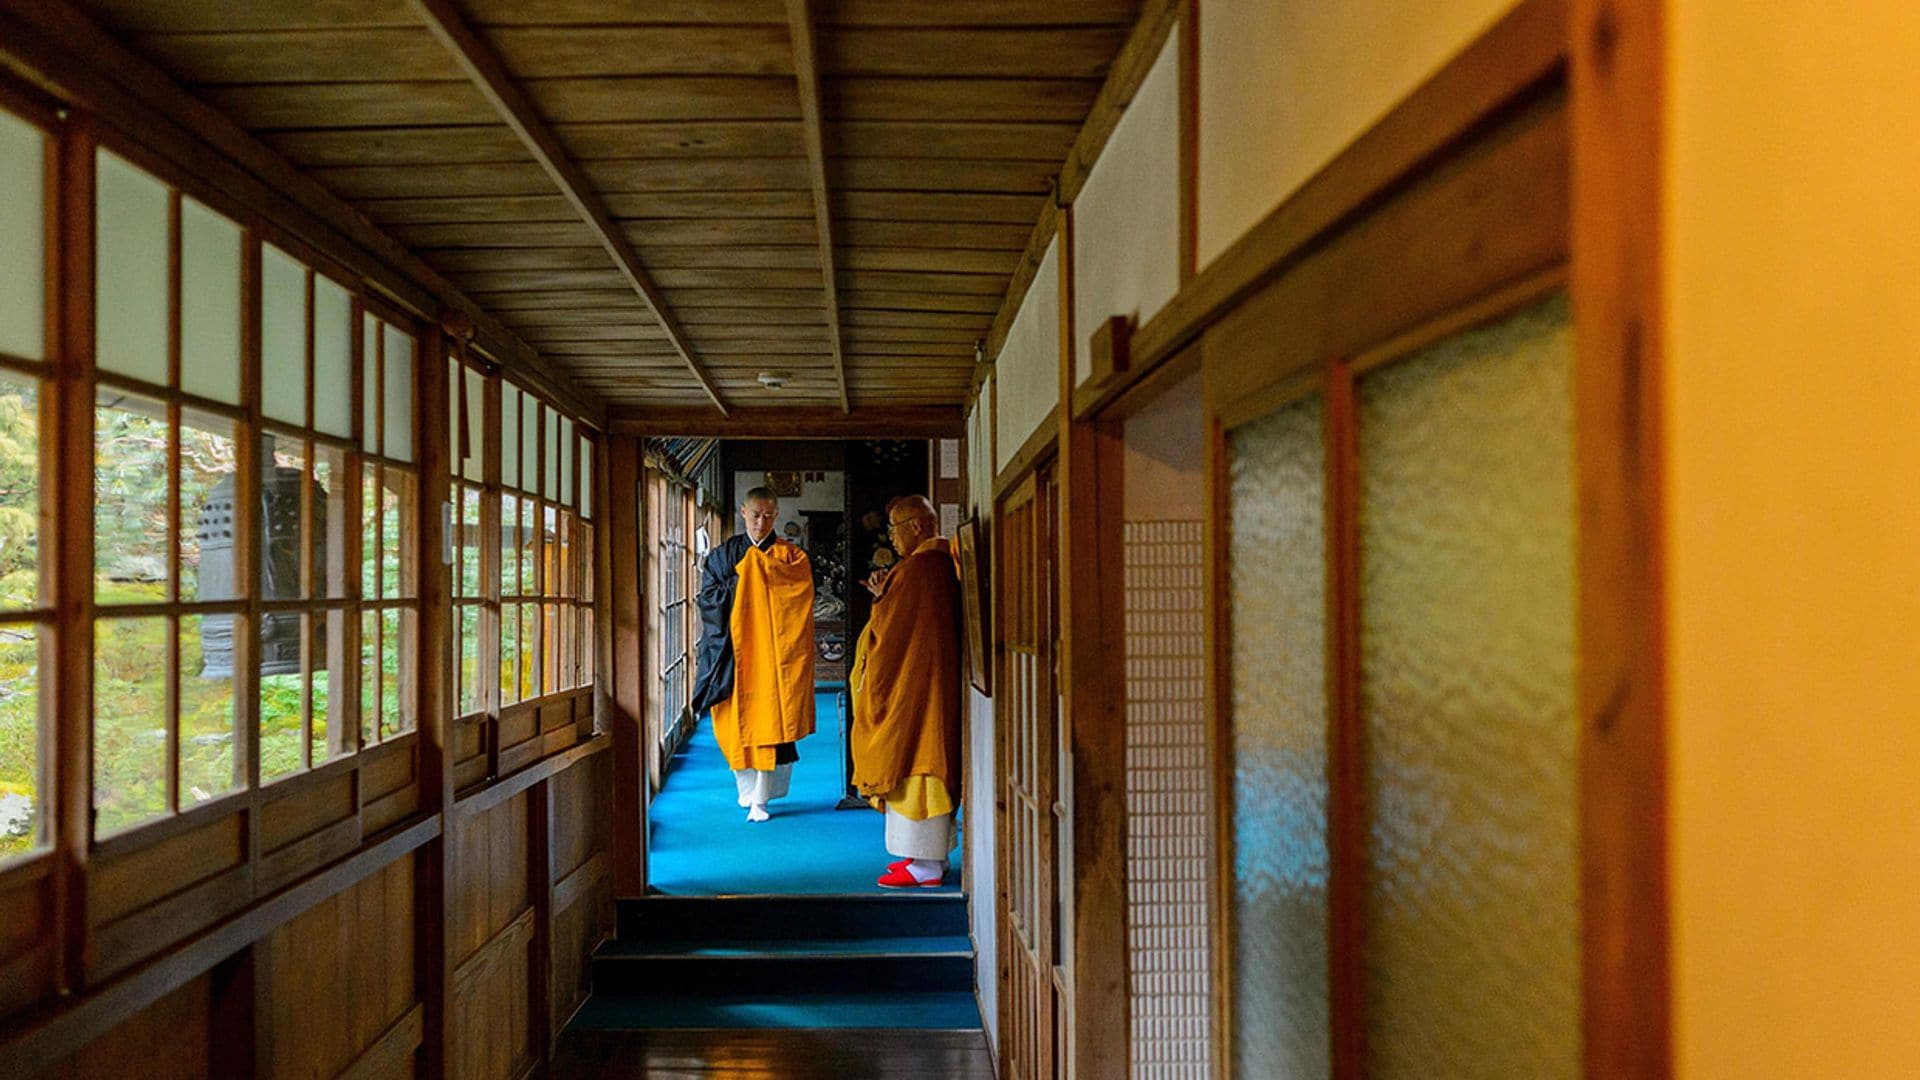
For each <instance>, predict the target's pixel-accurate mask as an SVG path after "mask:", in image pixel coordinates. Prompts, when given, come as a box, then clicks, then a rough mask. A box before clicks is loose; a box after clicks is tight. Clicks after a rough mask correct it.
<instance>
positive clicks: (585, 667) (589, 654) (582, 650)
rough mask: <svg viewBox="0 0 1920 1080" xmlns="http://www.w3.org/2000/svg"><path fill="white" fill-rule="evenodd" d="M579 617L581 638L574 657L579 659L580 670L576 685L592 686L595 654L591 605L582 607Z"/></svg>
mask: <svg viewBox="0 0 1920 1080" xmlns="http://www.w3.org/2000/svg"><path fill="white" fill-rule="evenodd" d="M579 619H580V638H579V641H578V642H576V643H575V645H574V658H575V659H576V660H577V661H578V667H579V670H578V671H577V672H576V674H575V676H574V685H575V686H591V685H593V656H594V641H593V609H592V608H590V607H582V608H580V609H579Z"/></svg>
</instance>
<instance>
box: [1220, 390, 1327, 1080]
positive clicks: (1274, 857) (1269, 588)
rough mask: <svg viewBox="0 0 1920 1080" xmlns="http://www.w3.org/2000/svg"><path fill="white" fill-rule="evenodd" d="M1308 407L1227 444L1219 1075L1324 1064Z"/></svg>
mask: <svg viewBox="0 0 1920 1080" xmlns="http://www.w3.org/2000/svg"><path fill="white" fill-rule="evenodd" d="M1320 413H1321V406H1320V401H1319V399H1318V398H1310V399H1307V400H1304V401H1300V402H1297V403H1295V404H1292V405H1289V406H1287V407H1285V408H1283V409H1280V410H1278V411H1277V412H1274V413H1272V414H1271V415H1269V416H1266V417H1265V418H1263V419H1260V420H1257V421H1255V422H1253V423H1251V424H1248V425H1246V426H1244V427H1241V428H1239V429H1237V430H1235V431H1234V432H1233V433H1232V434H1231V435H1230V436H1229V439H1228V455H1229V464H1228V495H1229V498H1230V500H1231V509H1230V511H1229V514H1230V516H1229V519H1228V526H1229V529H1230V530H1231V539H1230V542H1229V543H1230V546H1229V550H1228V567H1229V570H1228V572H1229V575H1230V580H1229V586H1228V587H1229V590H1230V592H1229V598H1230V603H1229V607H1230V609H1231V612H1232V623H1231V627H1230V631H1231V634H1232V650H1233V652H1232V671H1233V684H1232V703H1233V727H1232V740H1233V762H1234V770H1233V781H1232V782H1233V882H1234V884H1233V924H1234V934H1233V949H1234V953H1233V970H1234V986H1233V1046H1232V1048H1231V1051H1232V1055H1233V1074H1234V1075H1235V1076H1274V1077H1280V1076H1284V1077H1308V1078H1311V1077H1323V1076H1326V1075H1327V1074H1328V1069H1329V1060H1330V1058H1329V1044H1328V1004H1327V866H1328V855H1327V675H1326V670H1327V669H1326V664H1327V659H1326V650H1327V627H1326V544H1327V541H1326V520H1325V518H1326V512H1325V498H1326V486H1325V476H1326V455H1325V449H1324V445H1325V444H1324V439H1323V437H1322V434H1321V419H1320Z"/></svg>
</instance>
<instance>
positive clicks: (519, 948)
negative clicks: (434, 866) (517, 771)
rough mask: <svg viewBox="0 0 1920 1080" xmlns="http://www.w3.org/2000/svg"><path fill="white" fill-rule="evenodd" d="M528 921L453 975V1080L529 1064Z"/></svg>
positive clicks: (525, 917)
mask: <svg viewBox="0 0 1920 1080" xmlns="http://www.w3.org/2000/svg"><path fill="white" fill-rule="evenodd" d="M515 801H519V800H515ZM523 884H524V881H523ZM533 921H534V920H533V911H532V910H531V909H528V910H526V911H525V912H524V913H523V914H521V916H520V917H519V918H517V919H514V920H512V921H511V922H510V923H508V924H507V925H506V926H505V927H504V928H503V929H502V930H501V932H500V933H499V934H498V935H496V936H495V937H494V938H493V939H492V940H490V941H488V942H487V943H486V944H485V945H483V946H482V947H481V948H480V949H479V950H478V951H477V952H475V953H474V955H473V956H471V957H470V958H469V959H468V960H467V961H466V962H465V963H464V964H462V965H460V969H459V970H458V971H457V972H455V973H454V977H453V1001H452V1002H451V1004H450V1005H449V1008H448V1012H449V1014H450V1016H451V1023H452V1026H453V1029H454V1048H453V1061H452V1063H451V1069H450V1070H449V1071H450V1072H451V1073H452V1075H453V1076H454V1077H456V1078H458V1080H506V1078H509V1077H515V1076H519V1075H520V1074H521V1073H522V1072H523V1071H524V1070H525V1069H526V1067H527V1066H528V1065H529V1064H530V1063H531V1060H532V1046H531V1043H532V1039H531V1025H530V1023H529V1021H530V1020H531V1015H530V1007H531V1005H532V995H531V994H530V993H529V987H530V984H531V978H530V976H531V972H530V968H529V959H530V953H531V948H532V945H533V934H534V930H533Z"/></svg>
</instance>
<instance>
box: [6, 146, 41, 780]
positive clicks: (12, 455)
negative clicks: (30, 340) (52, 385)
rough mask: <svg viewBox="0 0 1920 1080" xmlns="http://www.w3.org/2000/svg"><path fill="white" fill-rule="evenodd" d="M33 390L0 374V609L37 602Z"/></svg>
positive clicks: (36, 437) (36, 394)
mask: <svg viewBox="0 0 1920 1080" xmlns="http://www.w3.org/2000/svg"><path fill="white" fill-rule="evenodd" d="M4 115H5V114H4V113H0V116H4ZM0 213H4V211H0ZM38 391H39V384H38V383H36V382H34V381H32V380H29V379H24V378H21V377H20V376H18V375H13V374H10V373H7V372H0V450H3V451H4V453H0V611H19V610H22V609H26V608H34V607H38V606H39V605H40V412H39V409H40V403H39V392H38ZM0 782H4V781H0Z"/></svg>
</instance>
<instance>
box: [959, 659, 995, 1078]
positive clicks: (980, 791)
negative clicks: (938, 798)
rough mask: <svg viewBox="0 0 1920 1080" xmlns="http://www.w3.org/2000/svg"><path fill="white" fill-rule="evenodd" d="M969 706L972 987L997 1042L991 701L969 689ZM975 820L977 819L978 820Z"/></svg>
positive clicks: (968, 793) (969, 861) (968, 843)
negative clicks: (975, 990)
mask: <svg viewBox="0 0 1920 1080" xmlns="http://www.w3.org/2000/svg"><path fill="white" fill-rule="evenodd" d="M967 707H968V709H969V710H971V715H970V716H969V722H970V724H971V725H972V729H971V734H970V736H969V745H968V746H967V753H968V754H969V755H970V756H971V757H972V761H971V763H970V764H969V766H968V767H969V768H970V769H971V770H972V772H971V773H970V774H969V786H968V789H967V795H966V811H965V820H966V834H967V854H966V858H967V863H968V865H969V866H971V867H972V868H973V869H972V871H971V874H972V878H973V883H972V889H973V891H972V892H971V893H969V894H968V896H967V906H968V908H969V909H970V910H971V912H972V915H973V941H974V950H975V951H974V963H973V983H974V986H975V987H976V988H977V989H978V990H979V995H980V1019H981V1020H982V1021H983V1022H984V1023H985V1024H986V1028H987V1038H988V1039H989V1040H996V1041H997V1036H998V1029H999V1009H998V1007H997V1006H996V1005H995V1002H996V1001H997V1000H998V995H999V987H998V985H997V982H998V980H997V979H996V978H995V975H996V974H997V973H998V972H999V970H1000V964H999V957H998V954H997V952H996V951H995V945H996V941H995V930H996V929H997V927H996V925H995V920H994V910H993V908H994V903H993V900H994V892H995V886H996V884H997V883H996V881H995V878H994V863H993V859H994V849H993V772H994V760H993V699H992V698H990V697H987V696H986V695H984V694H982V693H981V692H980V691H978V690H974V689H971V688H969V689H968V690H967ZM975 815H978V816H977V817H976V816H975Z"/></svg>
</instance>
